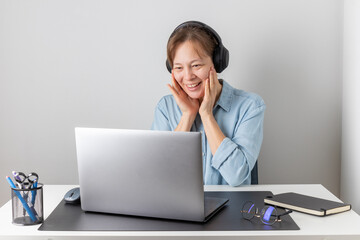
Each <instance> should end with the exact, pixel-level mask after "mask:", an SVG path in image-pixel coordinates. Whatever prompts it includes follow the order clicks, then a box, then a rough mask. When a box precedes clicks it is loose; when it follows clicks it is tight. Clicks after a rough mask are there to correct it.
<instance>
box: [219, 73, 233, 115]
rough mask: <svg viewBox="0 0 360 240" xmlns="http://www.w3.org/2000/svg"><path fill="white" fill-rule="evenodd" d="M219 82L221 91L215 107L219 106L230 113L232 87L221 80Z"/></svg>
mask: <svg viewBox="0 0 360 240" xmlns="http://www.w3.org/2000/svg"><path fill="white" fill-rule="evenodd" d="M219 82H220V83H221V84H222V90H221V93H220V97H219V100H218V101H217V102H216V104H215V107H216V106H217V105H219V106H220V107H222V108H223V109H224V110H225V111H227V112H228V111H230V108H231V101H232V98H233V93H232V87H231V86H230V85H229V84H228V83H227V82H225V81H224V80H223V79H219Z"/></svg>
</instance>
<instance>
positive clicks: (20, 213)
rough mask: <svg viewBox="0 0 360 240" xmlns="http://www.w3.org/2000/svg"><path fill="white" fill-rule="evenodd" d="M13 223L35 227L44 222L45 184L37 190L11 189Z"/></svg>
mask: <svg viewBox="0 0 360 240" xmlns="http://www.w3.org/2000/svg"><path fill="white" fill-rule="evenodd" d="M11 202H12V223H13V224H16V225H34V224H39V223H42V222H43V221H44V218H43V216H44V208H43V207H44V205H43V184H41V183H39V184H38V185H37V187H36V188H30V189H18V188H11Z"/></svg>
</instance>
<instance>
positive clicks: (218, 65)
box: [166, 21, 229, 73]
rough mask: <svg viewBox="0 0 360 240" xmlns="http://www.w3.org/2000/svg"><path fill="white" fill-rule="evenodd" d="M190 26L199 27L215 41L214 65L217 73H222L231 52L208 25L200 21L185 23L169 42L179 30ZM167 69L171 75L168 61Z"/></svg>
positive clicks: (172, 34) (176, 29) (177, 28)
mask: <svg viewBox="0 0 360 240" xmlns="http://www.w3.org/2000/svg"><path fill="white" fill-rule="evenodd" d="M189 26H195V27H199V28H201V29H202V30H204V31H205V32H206V33H208V34H209V35H210V36H212V37H213V38H214V39H215V41H216V47H215V49H214V52H213V56H212V58H213V63H214V67H215V70H216V72H218V73H221V72H222V71H223V70H224V69H225V68H226V67H227V66H228V64H229V51H228V50H227V49H226V48H225V46H224V45H223V44H222V41H221V38H220V36H219V34H218V33H217V32H216V31H215V30H214V29H212V28H211V27H210V26H208V25H206V24H205V23H202V22H199V21H187V22H184V23H182V24H180V25H179V26H177V27H176V28H175V29H174V31H173V32H172V33H171V35H170V38H169V40H170V39H171V38H172V37H173V36H174V35H175V33H176V32H177V31H178V30H179V29H181V28H184V27H189ZM166 67H167V69H168V71H169V72H170V73H171V70H172V68H171V66H170V63H169V61H168V60H166Z"/></svg>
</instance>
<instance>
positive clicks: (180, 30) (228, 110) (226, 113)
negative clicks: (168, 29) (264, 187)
mask: <svg viewBox="0 0 360 240" xmlns="http://www.w3.org/2000/svg"><path fill="white" fill-rule="evenodd" d="M228 58H229V53H228V51H227V49H226V48H225V47H224V46H223V45H222V42H221V38H220V37H219V35H218V34H217V33H216V32H215V31H214V30H213V29H212V28H210V27H209V26H207V25H205V24H204V23H201V22H195V21H190V22H185V23H183V24H181V25H179V26H178V27H177V28H176V29H175V30H174V32H173V33H172V34H171V36H170V38H169V41H168V44H167V62H166V65H167V68H168V70H169V71H171V81H172V85H170V84H168V87H169V90H170V92H171V95H167V96H164V97H163V98H162V99H161V100H160V101H159V103H158V105H157V107H156V109H155V115H154V121H153V124H152V129H153V130H166V131H197V132H202V133H203V134H202V147H203V166H204V169H203V174H204V184H205V185H219V184H229V185H231V186H238V185H241V184H251V170H252V168H253V167H254V165H255V163H256V160H257V158H258V155H259V152H260V147H261V143H262V139H263V119H264V110H265V104H264V101H263V100H262V98H261V97H260V96H258V95H256V94H254V93H248V92H245V91H242V90H238V89H235V88H233V87H231V86H230V85H229V84H228V83H227V82H225V81H224V80H221V79H218V78H217V72H221V71H222V70H224V69H225V68H226V67H227V64H228ZM179 147H181V146H179Z"/></svg>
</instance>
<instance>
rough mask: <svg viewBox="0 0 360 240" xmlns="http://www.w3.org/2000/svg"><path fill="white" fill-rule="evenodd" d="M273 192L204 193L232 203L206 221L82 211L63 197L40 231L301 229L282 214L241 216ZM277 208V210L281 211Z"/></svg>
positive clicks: (287, 216) (262, 203) (262, 202)
mask: <svg viewBox="0 0 360 240" xmlns="http://www.w3.org/2000/svg"><path fill="white" fill-rule="evenodd" d="M269 195H272V193H271V192H265V191H257V192H205V196H211V197H221V198H228V199H229V202H228V203H227V204H226V206H225V207H224V208H223V209H222V210H220V211H219V212H218V213H217V214H216V215H215V216H213V217H212V218H211V219H210V220H209V221H208V222H206V223H195V222H186V221H178V220H166V219H165V220H164V219H155V218H144V217H133V216H125V215H118V214H104V213H94V212H84V211H82V209H81V207H80V205H70V204H66V203H65V202H64V200H62V201H61V202H60V203H59V205H58V206H57V207H56V208H55V210H54V211H53V212H52V213H51V214H50V216H49V217H48V218H47V219H46V220H45V222H44V223H43V224H42V225H41V226H40V227H39V230H40V231H246V230H247V231H254V230H299V229H300V228H299V227H298V226H297V225H296V223H295V222H294V220H293V219H292V218H291V217H290V216H289V215H286V216H283V217H282V218H281V219H282V221H281V222H277V223H274V225H272V226H268V225H264V224H263V223H262V222H261V221H260V220H259V218H256V217H255V218H253V219H252V220H251V221H249V220H246V219H243V218H242V216H241V209H242V205H243V204H244V203H245V202H246V201H249V200H250V201H253V202H254V203H255V204H256V206H258V207H259V208H260V210H261V208H262V207H263V206H264V198H265V196H269ZM282 212H283V210H282V209H278V213H279V214H280V213H282Z"/></svg>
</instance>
